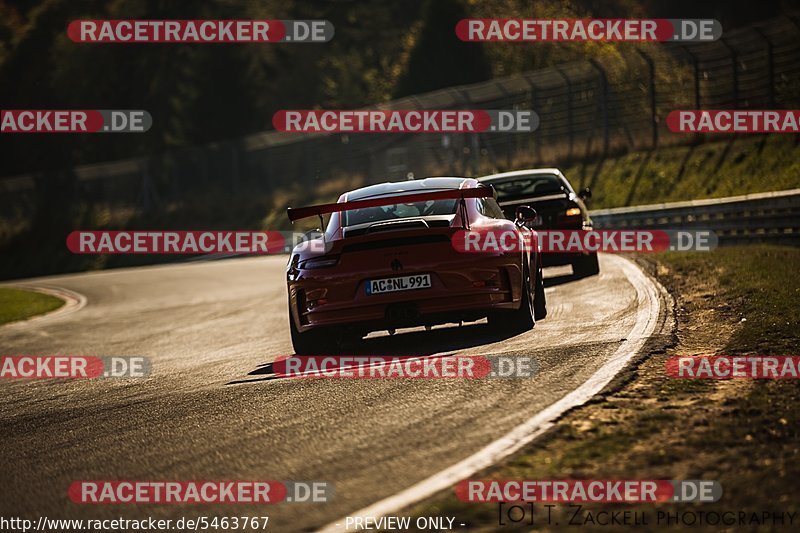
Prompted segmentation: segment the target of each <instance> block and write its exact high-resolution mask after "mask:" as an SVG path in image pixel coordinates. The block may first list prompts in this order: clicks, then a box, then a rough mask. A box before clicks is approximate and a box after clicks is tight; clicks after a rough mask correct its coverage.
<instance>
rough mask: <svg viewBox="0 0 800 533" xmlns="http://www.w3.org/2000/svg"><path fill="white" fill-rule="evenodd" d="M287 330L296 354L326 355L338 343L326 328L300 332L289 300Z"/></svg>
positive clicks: (333, 349)
mask: <svg viewBox="0 0 800 533" xmlns="http://www.w3.org/2000/svg"><path fill="white" fill-rule="evenodd" d="M289 306H290V307H289V331H290V333H291V336H292V348H294V353H295V354H296V355H328V354H330V353H331V352H332V351H335V349H336V347H337V345H338V343H337V342H336V338H335V337H333V336H332V335H331V333H333V332H329V331H328V330H327V329H326V328H322V329H312V330H309V331H306V332H305V333H301V332H300V331H298V329H297V327H295V325H294V317H292V311H291V302H289Z"/></svg>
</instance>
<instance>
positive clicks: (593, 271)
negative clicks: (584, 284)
mask: <svg viewBox="0 0 800 533" xmlns="http://www.w3.org/2000/svg"><path fill="white" fill-rule="evenodd" d="M572 273H573V274H574V275H575V276H578V277H579V278H586V277H589V276H595V275H597V274H599V273H600V264H599V263H598V262H597V254H596V253H595V254H589V255H582V256H581V257H579V258H578V259H576V260H575V261H574V262H573V263H572Z"/></svg>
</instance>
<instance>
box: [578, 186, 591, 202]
mask: <svg viewBox="0 0 800 533" xmlns="http://www.w3.org/2000/svg"><path fill="white" fill-rule="evenodd" d="M591 197H592V190H591V189H590V188H589V187H586V188H584V189H583V190H582V191H581V192H579V193H578V198H583V199H584V200H588V199H589V198H591Z"/></svg>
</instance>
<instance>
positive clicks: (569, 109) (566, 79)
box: [555, 67, 575, 159]
mask: <svg viewBox="0 0 800 533" xmlns="http://www.w3.org/2000/svg"><path fill="white" fill-rule="evenodd" d="M555 70H556V72H558V75H559V76H561V78H562V79H563V80H564V85H566V87H567V131H569V153H568V154H567V158H568V159H572V146H573V144H574V141H575V139H574V138H575V128H574V126H573V124H572V80H571V79H569V76H567V75H566V73H565V72H564V71H563V70H561V69H560V68H558V67H556V69H555Z"/></svg>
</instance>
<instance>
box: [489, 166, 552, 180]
mask: <svg viewBox="0 0 800 533" xmlns="http://www.w3.org/2000/svg"><path fill="white" fill-rule="evenodd" d="M536 174H550V175H555V176H563V174H562V173H561V171H560V170H559V169H557V168H529V169H526V170H514V171H512V172H501V173H499V174H491V175H489V176H483V177H481V178H478V181H480V182H492V181H496V180H503V179H506V178H515V177H517V176H531V175H536Z"/></svg>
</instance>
